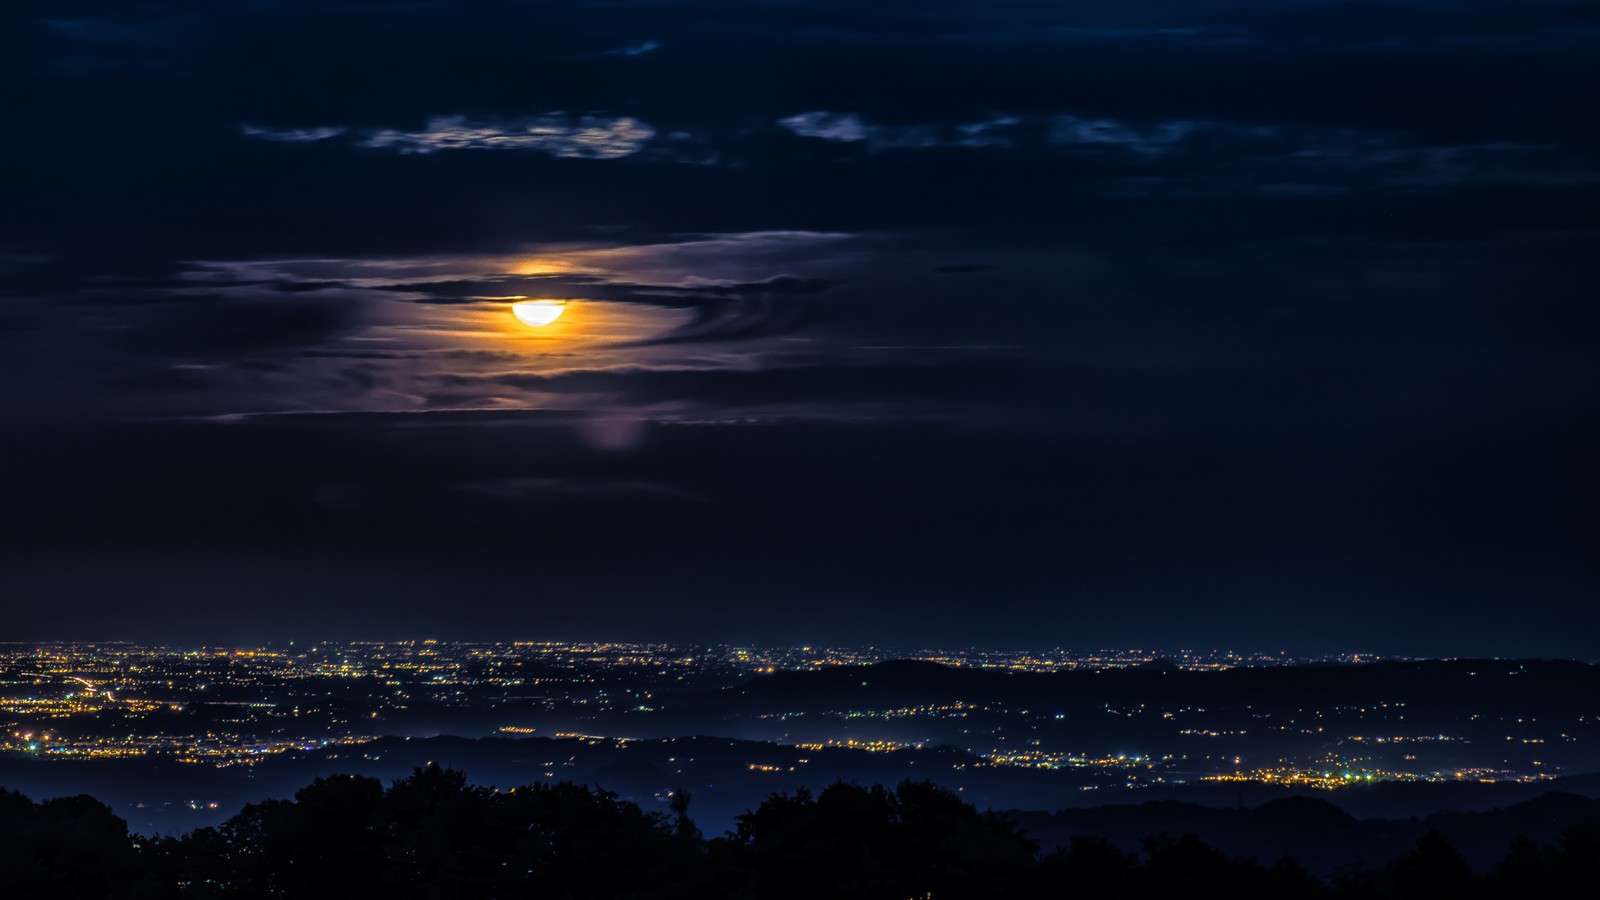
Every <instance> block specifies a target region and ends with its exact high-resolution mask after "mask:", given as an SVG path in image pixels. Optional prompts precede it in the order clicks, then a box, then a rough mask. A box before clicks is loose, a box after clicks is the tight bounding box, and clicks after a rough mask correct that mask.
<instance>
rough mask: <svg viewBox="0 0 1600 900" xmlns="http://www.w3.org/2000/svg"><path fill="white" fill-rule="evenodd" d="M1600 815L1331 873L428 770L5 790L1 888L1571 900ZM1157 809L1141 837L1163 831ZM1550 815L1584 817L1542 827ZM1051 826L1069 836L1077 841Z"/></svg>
mask: <svg viewBox="0 0 1600 900" xmlns="http://www.w3.org/2000/svg"><path fill="white" fill-rule="evenodd" d="M1592 803H1593V801H1587V800H1585V799H1584V798H1569V797H1561V796H1554V797H1550V798H1545V799H1544V800H1541V801H1539V804H1537V805H1533V806H1531V807H1530V808H1526V809H1516V810H1510V811H1507V813H1508V814H1507V815H1505V816H1502V817H1501V819H1503V820H1504V821H1505V822H1518V823H1522V824H1523V825H1526V826H1528V828H1529V830H1531V831H1532V832H1534V833H1535V834H1536V835H1538V837H1529V836H1519V837H1516V838H1513V839H1508V840H1507V841H1506V844H1505V846H1504V847H1503V848H1502V855H1501V856H1500V860H1499V862H1497V863H1496V864H1494V865H1492V866H1490V867H1488V868H1487V869H1486V870H1484V871H1475V870H1474V868H1473V867H1472V866H1471V865H1469V864H1468V862H1467V861H1466V860H1465V859H1464V858H1463V857H1462V855H1461V854H1460V853H1459V852H1458V851H1457V849H1456V847H1455V846H1454V845H1453V844H1452V842H1451V840H1450V839H1449V838H1448V837H1446V836H1445V834H1444V833H1443V832H1442V831H1441V830H1439V828H1437V827H1427V830H1425V831H1423V832H1422V833H1421V834H1420V835H1419V836H1418V837H1416V838H1415V839H1414V840H1412V841H1411V842H1410V844H1409V846H1407V847H1405V848H1404V849H1402V850H1401V851H1399V852H1398V853H1396V854H1394V855H1393V856H1391V857H1388V858H1385V859H1381V860H1375V861H1373V862H1371V863H1368V864H1363V865H1349V866H1346V867H1344V868H1343V869H1341V870H1340V871H1338V872H1337V873H1335V874H1332V875H1328V876H1318V875H1316V874H1313V873H1312V871H1310V870H1309V869H1308V868H1307V867H1305V866H1304V865H1303V864H1302V863H1301V862H1300V861H1299V857H1298V855H1297V853H1296V852H1287V853H1284V854H1281V855H1278V856H1275V857H1257V856H1253V855H1242V854H1237V853H1231V852H1228V851H1226V850H1224V849H1222V848H1219V847H1218V846H1216V845H1214V844H1212V843H1208V842H1207V841H1205V840H1203V839H1202V838H1201V837H1199V836H1197V835H1196V834H1195V833H1193V832H1183V833H1178V832H1173V831H1169V830H1165V828H1164V827H1163V828H1158V829H1157V830H1155V831H1152V832H1151V833H1148V834H1146V835H1144V836H1143V837H1142V838H1141V839H1140V840H1139V841H1138V846H1137V847H1135V848H1132V849H1128V848H1126V847H1124V846H1120V845H1119V844H1118V842H1117V841H1115V840H1112V839H1108V838H1107V837H1105V836H1101V835H1096V834H1093V833H1090V832H1082V833H1076V834H1071V835H1070V836H1065V837H1063V838H1062V840H1060V841H1059V845H1058V846H1055V845H1047V846H1044V847H1041V844H1040V842H1039V841H1038V840H1036V839H1034V838H1031V837H1029V836H1028V834H1026V833H1025V832H1024V830H1023V827H1022V825H1021V824H1020V823H1019V822H1017V821H1015V820H1014V819H1012V818H1009V817H1006V816H1002V815H998V814H995V813H987V812H980V811H979V810H978V809H977V808H975V807H974V806H973V805H972V804H970V803H967V802H965V801H964V800H962V799H961V798H960V796H959V795H958V794H956V793H955V792H952V791H950V790H947V789H945V788H941V787H938V786H936V785H934V784H932V783H931V782H914V781H905V782H902V783H900V784H899V785H898V786H896V787H894V788H888V787H884V786H881V785H874V786H871V787H863V786H860V785H856V784H848V783H844V782H836V783H834V784H831V785H829V786H827V787H825V788H823V789H821V790H820V791H817V792H812V791H810V790H806V789H801V790H798V791H795V792H792V793H782V794H773V795H771V796H769V797H768V798H767V799H766V800H765V801H764V802H762V803H761V804H759V805H758V806H757V807H756V808H754V809H752V810H749V811H747V812H746V813H744V814H743V815H741V816H739V817H738V819H737V824H736V827H735V828H733V829H732V830H730V831H728V832H727V833H725V834H722V835H720V836H716V837H706V836H704V835H702V834H701V833H700V831H699V830H698V829H697V828H696V827H695V826H694V823H693V821H692V819H691V818H690V817H689V813H690V809H691V805H692V798H691V797H688V796H687V795H680V796H677V797H675V798H674V802H673V803H672V805H671V806H672V812H670V813H659V812H650V811H645V810H643V809H641V808H640V807H639V806H638V805H637V804H634V803H632V802H629V801H626V800H623V799H621V798H619V797H618V795H616V794H614V793H612V792H609V791H605V790H601V789H598V788H592V787H588V786H583V785H577V784H574V783H571V782H561V783H556V784H534V785H529V786H523V787H516V788H512V789H503V790H502V789H495V788H491V787H485V786H480V785H474V784H471V783H469V782H468V780H467V777H466V775H465V774H464V773H462V772H460V771H457V770H453V769H449V768H443V767H440V766H437V765H429V766H425V767H421V768H418V769H416V770H415V771H414V772H412V774H410V775H409V776H407V777H405V778H401V779H398V780H395V781H394V782H392V783H391V784H390V785H389V786H388V787H387V788H386V787H384V786H383V784H382V783H381V782H379V781H378V780H377V779H374V778H368V777H364V776H355V775H337V776H332V777H325V778H318V779H316V780H315V781H313V782H312V783H311V784H309V785H307V786H306V787H304V788H302V789H301V790H299V791H298V792H296V794H295V795H294V798H293V799H290V800H267V801H263V802H261V803H255V804H250V805H248V806H246V807H245V808H244V809H243V810H241V811H240V812H239V813H238V814H236V815H234V816H233V817H232V818H230V819H228V820H227V821H226V822H224V823H223V824H222V825H220V826H217V827H213V828H202V829H198V830H196V831H193V832H191V833H189V834H187V835H184V836H181V837H154V838H146V837H141V836H138V835H134V834H130V832H129V830H128V827H127V825H126V823H125V822H123V821H122V820H121V819H119V818H118V817H117V816H116V815H115V814H113V813H112V811H111V809H110V808H109V807H107V806H105V805H104V804H102V803H100V802H98V801H96V800H94V799H93V798H91V797H87V796H78V797H68V798H57V799H51V800H45V801H41V802H34V801H32V800H29V799H27V798H26V797H24V796H22V795H21V794H18V793H15V792H12V791H8V790H4V789H0V872H3V873H4V879H5V896H7V897H15V898H19V900H34V898H38V900H44V898H85V900H87V898H121V897H126V898H139V900H154V898H266V897H286V898H321V897H347V898H403V900H411V898H417V900H422V898H429V900H433V898H462V900H465V898H501V897H505V898H510V897H551V898H572V900H589V898H594V900H600V898H662V900H665V898H728V900H741V898H772V900H791V898H792V900H800V898H815V897H830V898H831V897H842V898H860V900H880V898H881V900H903V898H906V897H919V898H939V900H945V898H948V900H962V898H972V900H982V898H996V900H998V898H1032V897H1038V898H1056V897H1064V896H1070V895H1085V896H1115V897H1135V898H1151V900H1159V898H1178V897H1189V896H1192V895H1193V894H1194V892H1196V891H1198V890H1204V891H1207V892H1220V893H1223V894H1224V895H1228V896H1235V897H1247V898H1250V897H1261V898H1267V897H1272V898H1299V897H1304V898H1397V900H1401V898H1413V897H1415V898H1433V897H1440V896H1455V897H1477V898H1498V897H1506V898H1513V897H1516V898H1520V897H1528V896H1543V895H1562V894H1568V895H1575V894H1576V893H1577V892H1578V891H1579V890H1580V889H1588V888H1591V887H1592V885H1593V884H1594V883H1595V879H1596V878H1597V877H1600V815H1596V811H1595V810H1594V809H1593V808H1592ZM1585 804H1591V805H1585ZM1525 806H1527V805H1525ZM1138 809H1139V808H1138V807H1125V808H1122V810H1121V811H1119V812H1117V813H1115V814H1116V815H1124V816H1126V815H1133V814H1132V813H1128V812H1127V811H1128V810H1135V811H1137V810H1138ZM1169 812H1171V811H1169ZM1208 812H1209V813H1212V814H1218V815H1220V814H1223V813H1226V812H1228V811H1217V810H1211V811H1208ZM1249 812H1251V813H1254V814H1256V815H1257V816H1258V817H1261V821H1262V822H1271V823H1276V827H1277V828H1278V830H1279V832H1280V837H1281V838H1283V839H1282V840H1280V842H1279V843H1280V846H1291V847H1293V845H1295V844H1296V843H1297V841H1298V842H1299V847H1298V848H1297V849H1298V850H1313V849H1314V848H1315V847H1316V846H1317V844H1318V842H1320V841H1322V840H1323V836H1324V835H1325V834H1326V832H1327V830H1328V829H1329V828H1330V827H1331V828H1334V829H1344V830H1346V831H1347V832H1349V833H1351V834H1356V833H1358V832H1359V831H1360V830H1361V825H1360V823H1357V822H1356V821H1355V820H1353V819H1351V818H1350V817H1348V816H1347V815H1345V814H1344V813H1342V812H1340V811H1338V810H1337V809H1334V808H1333V807H1331V806H1328V805H1327V804H1319V803H1317V802H1316V801H1303V800H1291V801H1283V802H1280V803H1276V804H1269V805H1268V806H1267V807H1263V808H1260V809H1257V810H1252V811H1249ZM1144 813H1145V816H1144V819H1143V821H1144V823H1146V824H1157V823H1158V822H1161V818H1160V816H1157V815H1153V814H1151V813H1152V811H1151V810H1145V811H1144ZM1060 815H1069V814H1067V813H1063V814H1060ZM1552 816H1555V817H1557V818H1560V817H1561V816H1566V817H1568V818H1571V817H1572V816H1587V818H1582V819H1580V820H1578V821H1573V822H1572V823H1571V824H1568V825H1567V826H1566V827H1564V828H1561V829H1559V831H1556V832H1554V833H1551V831H1550V828H1549V827H1548V826H1549V824H1550V821H1551V817H1552ZM1177 821H1178V820H1177V819H1173V818H1171V817H1169V818H1168V819H1166V820H1165V822H1164V825H1171V824H1176V823H1177ZM1485 821H1487V820H1483V821H1480V822H1478V825H1479V826H1483V824H1484V822H1485ZM1079 824H1084V825H1086V824H1087V823H1079ZM1431 824H1433V823H1428V822H1424V823H1422V825H1424V826H1430V825H1431ZM1458 824H1459V823H1458ZM1502 824H1503V823H1502ZM1054 825H1055V826H1056V830H1057V831H1058V832H1059V833H1060V834H1062V835H1066V832H1068V831H1072V830H1073V829H1074V828H1075V827H1077V825H1075V824H1073V823H1071V822H1069V821H1062V822H1056V823H1054ZM1541 828H1542V829H1543V831H1541ZM1297 829H1298V831H1297ZM1478 830H1479V832H1481V833H1483V834H1487V833H1488V832H1489V831H1493V829H1491V828H1484V827H1480V828H1479V829H1478ZM1480 836H1481V835H1480Z"/></svg>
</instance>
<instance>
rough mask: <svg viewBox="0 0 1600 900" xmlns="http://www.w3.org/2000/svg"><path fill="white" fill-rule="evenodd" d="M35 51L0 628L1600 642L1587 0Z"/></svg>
mask: <svg viewBox="0 0 1600 900" xmlns="http://www.w3.org/2000/svg"><path fill="white" fill-rule="evenodd" d="M0 73H3V74H0V91H3V93H0V97H3V101H4V103H3V110H4V117H5V118H4V128H3V130H0V166H3V171H4V172H5V182H4V183H5V188H4V194H3V198H0V547H3V549H0V604H3V616H0V639H6V640H13V639H20V640H35V639H45V638H81V639H89V638H95V639H109V638H125V639H139V640H152V641H166V642H185V641H202V640H204V641H258V640H269V639H271V640H278V639H288V638H302V639H304V638H363V637H370V638H400V637H439V638H464V639H512V638H517V639H533V640H539V639H609V638H620V639H663V640H683V641H724V640H726V641H765V642H777V643H811V642H840V643H843V642H847V643H878V644H889V645H901V646H907V645H918V644H942V645H967V644H974V643H977V644H988V645H996V646H1017V647H1021V646H1056V645H1062V646H1071V647H1086V646H1106V645H1124V646H1152V645H1158V646H1173V647H1176V646H1189V647H1195V646H1222V647H1234V648H1241V649H1253V648H1261V649H1268V648H1271V649H1277V648H1286V649H1290V650H1304V651H1321V650H1342V649H1350V650H1376V651H1382V652H1401V653H1429V654H1450V655H1454V654H1479V653H1493V654H1531V655H1572V656H1580V657H1585V658H1593V657H1596V656H1600V610H1597V606H1596V603H1595V600H1596V596H1597V593H1596V591H1597V587H1600V553H1597V552H1596V549H1597V541H1596V539H1595V538H1596V534H1597V528H1596V524H1597V522H1596V518H1597V513H1596V508H1597V501H1600V490H1597V487H1600V483H1597V479H1596V476H1595V474H1594V473H1595V467H1596V460H1597V459H1600V428H1597V423H1600V416H1597V411H1600V308H1597V306H1596V298H1597V297H1600V277H1597V263H1596V261H1595V260H1596V259H1597V258H1600V255H1597V253H1600V240H1597V238H1600V115H1597V114H1596V113H1597V109H1600V106H1597V103H1600V6H1597V5H1596V4H1594V3H1592V2H1544V0H1504V2H1487V0H1393V2H1380V0H1375V2H1343V3H1334V2H1314V0H1281V2H1272V3H1249V2H1244V0H1140V2H1127V0H1118V2H1111V0H1104V2H1101V0H1063V2H1006V0H982V2H936V0H916V2H902V0H872V2H862V0H855V2H833V0H805V2H771V0H731V2H723V3H718V2H670V0H662V2H595V3H582V4H579V3H560V4H546V3H533V2H487V3H471V2H465V0H438V2H430V0H416V2H404V3H401V2H370V3H366V2H353V0H345V2H329V0H315V2H313V0H270V2H266V0H262V2H247V0H233V2H226V3H223V2H218V3H196V2H161V0H145V2H128V0H104V2H70V0H52V2H42V0H40V2H32V0H12V2H8V3H6V4H4V6H3V8H0ZM520 298H532V299H536V300H538V299H544V300H558V301H559V300H564V301H566V304H565V305H564V306H561V307H559V309H560V310H561V313H562V315H561V317H560V318H559V319H557V320H556V321H555V322H553V323H552V324H550V325H546V326H542V327H530V326H528V325H525V324H522V323H521V322H519V321H518V320H517V319H516V318H515V317H514V316H513V315H512V313H511V311H510V304H511V303H512V302H514V301H515V300H516V299H520Z"/></svg>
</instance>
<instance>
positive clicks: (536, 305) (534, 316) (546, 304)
mask: <svg viewBox="0 0 1600 900" xmlns="http://www.w3.org/2000/svg"><path fill="white" fill-rule="evenodd" d="M566 311H567V302H566V301H565V300H523V301H520V302H517V303H513V304H511V314H512V315H514V316H516V317H517V321H519V322H521V323H522V324H524V325H531V326H533V327H534V328H542V327H544V326H546V325H549V324H550V323H551V322H554V321H555V320H557V319H559V318H561V314H562V313H564V312H566Z"/></svg>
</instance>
